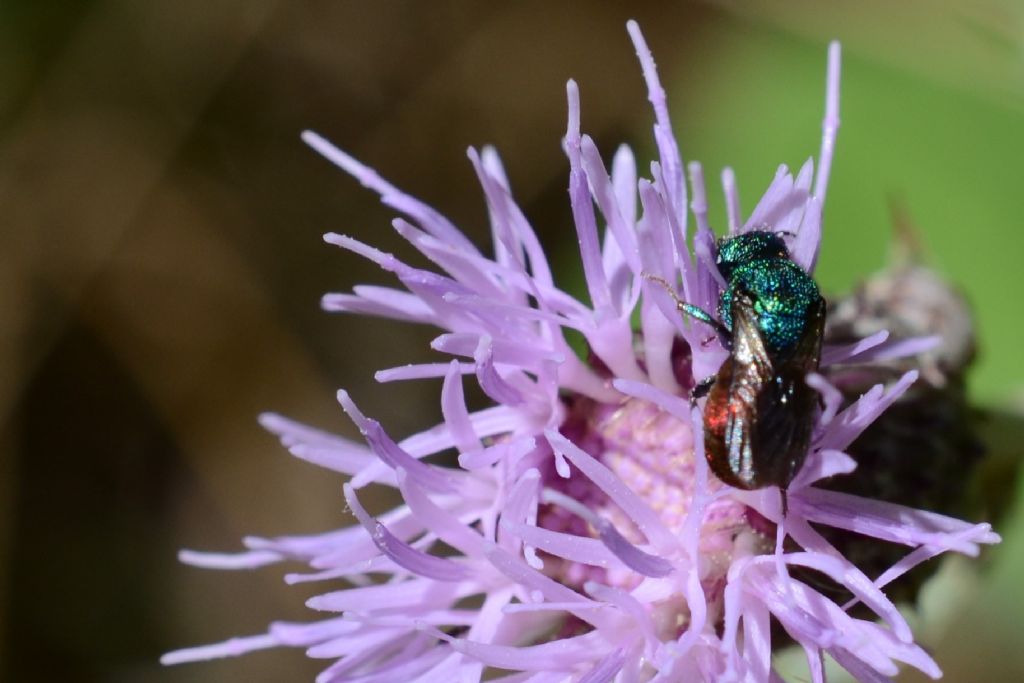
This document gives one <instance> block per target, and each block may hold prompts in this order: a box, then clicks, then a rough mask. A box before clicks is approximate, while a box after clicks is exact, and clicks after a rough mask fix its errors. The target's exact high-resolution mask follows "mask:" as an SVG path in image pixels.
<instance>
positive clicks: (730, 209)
mask: <svg viewBox="0 0 1024 683" xmlns="http://www.w3.org/2000/svg"><path fill="white" fill-rule="evenodd" d="M722 192H724V193H725V212H726V215H727V216H728V221H729V234H730V235H735V234H736V233H737V232H738V231H739V228H740V225H742V220H743V219H742V217H741V215H740V193H739V189H738V188H737V187H736V173H735V172H734V171H733V170H732V168H731V167H729V166H726V167H725V168H723V169H722Z"/></svg>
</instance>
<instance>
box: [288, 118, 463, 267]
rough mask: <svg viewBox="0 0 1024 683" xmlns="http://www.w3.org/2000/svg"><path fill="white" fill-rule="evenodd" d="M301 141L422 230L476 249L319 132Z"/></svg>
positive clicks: (306, 133)
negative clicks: (406, 216) (418, 225)
mask: <svg viewBox="0 0 1024 683" xmlns="http://www.w3.org/2000/svg"><path fill="white" fill-rule="evenodd" d="M302 140H303V142H305V143H306V144H307V145H309V146H310V147H312V148H313V149H314V150H316V151H317V152H318V153H319V154H320V155H321V156H322V157H324V158H325V159H327V160H328V161H330V162H331V163H332V164H334V165H335V166H337V167H338V168H340V169H341V170H343V171H345V172H346V173H348V174H349V175H351V176H352V177H353V178H355V179H356V180H358V181H359V183H360V184H361V185H363V187H367V188H369V189H371V190H373V191H374V192H376V193H377V194H379V195H380V196H381V200H382V201H383V202H384V203H385V204H387V205H388V206H391V207H392V208H394V209H396V210H398V211H401V212H402V213H405V214H407V215H409V216H411V217H412V218H415V219H416V220H418V221H419V222H420V224H421V225H422V226H423V227H424V229H426V230H427V231H428V232H430V233H431V234H433V235H435V236H436V237H437V238H438V239H442V240H445V241H446V242H450V243H452V244H455V245H458V247H459V248H460V249H464V250H466V251H469V252H475V251H476V247H474V246H473V243H472V242H470V241H469V240H468V239H466V236H465V235H463V234H462V232H461V231H460V230H459V229H458V228H456V227H455V226H454V225H452V223H451V222H450V221H449V220H448V219H447V218H445V217H444V216H442V215H441V214H439V213H438V212H437V211H435V210H434V209H432V208H431V207H429V206H427V205H426V204H424V203H423V202H421V201H419V200H418V199H415V198H413V197H410V196H409V195H407V194H405V193H404V192H401V191H400V190H398V189H397V188H396V187H394V186H393V185H391V184H390V183H388V182H387V181H386V180H384V179H383V178H381V177H380V176H379V175H377V173H376V172H375V171H373V170H372V169H369V168H367V167H366V166H364V165H362V164H361V163H359V162H358V161H356V160H355V159H353V158H352V157H350V156H349V155H348V154H345V153H344V152H342V151H341V150H340V149H338V148H337V147H335V146H334V145H332V144H331V143H330V142H328V141H327V140H325V139H324V138H322V137H321V136H320V135H318V134H316V133H314V132H313V131H311V130H307V131H303V133H302Z"/></svg>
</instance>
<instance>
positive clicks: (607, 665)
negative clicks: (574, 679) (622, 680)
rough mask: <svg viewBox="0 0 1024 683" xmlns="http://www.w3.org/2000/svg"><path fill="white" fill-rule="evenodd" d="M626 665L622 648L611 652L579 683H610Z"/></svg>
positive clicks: (580, 679)
mask: <svg viewBox="0 0 1024 683" xmlns="http://www.w3.org/2000/svg"><path fill="white" fill-rule="evenodd" d="M625 663H626V654H625V653H624V652H623V651H622V648H619V649H618V650H615V651H614V652H609V653H608V654H607V655H605V656H604V657H602V658H601V659H600V660H599V661H598V662H597V663H596V664H594V666H593V668H592V669H590V670H589V671H587V672H586V673H585V674H583V675H582V676H580V678H579V683H610V682H611V680H612V679H613V678H615V675H616V674H618V673H619V671H621V670H622V667H623V665H624V664H625Z"/></svg>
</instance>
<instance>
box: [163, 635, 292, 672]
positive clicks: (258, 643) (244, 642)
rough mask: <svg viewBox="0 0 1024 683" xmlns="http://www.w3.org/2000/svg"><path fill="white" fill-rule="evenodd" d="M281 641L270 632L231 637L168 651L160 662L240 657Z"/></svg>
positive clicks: (274, 645) (276, 644)
mask: <svg viewBox="0 0 1024 683" xmlns="http://www.w3.org/2000/svg"><path fill="white" fill-rule="evenodd" d="M280 644H281V643H279V642H278V641H277V638H275V637H273V636H272V635H270V634H261V635H258V636H247V637H245V638H230V639H229V640H225V641H223V642H220V643H213V644H211V645H200V646H199V647H188V648H183V649H181V650H175V651H174V652H168V653H167V654H165V655H163V656H161V657H160V663H161V664H163V665H164V666H168V665H171V664H183V663H185V662H200V661H206V660H210V659H221V658H223V657H238V656H240V655H244V654H247V653H249V652H255V651H256V650H266V649H267V648H271V647H278V646H279V645H280Z"/></svg>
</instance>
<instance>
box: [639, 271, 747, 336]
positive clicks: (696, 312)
mask: <svg viewBox="0 0 1024 683" xmlns="http://www.w3.org/2000/svg"><path fill="white" fill-rule="evenodd" d="M644 277H645V278H647V279H648V280H650V281H651V282H657V283H658V284H659V285H661V287H662V288H663V289H664V290H665V291H666V292H668V294H669V296H671V297H672V298H673V299H674V300H675V302H676V309H677V310H678V311H679V312H680V313H683V314H685V315H688V316H689V317H691V318H693V319H694V320H699V321H701V322H702V323H704V324H705V325H710V326H711V329H713V330H714V331H715V332H717V333H718V339H719V340H720V341H721V342H722V346H724V347H725V348H726V349H731V348H732V332H730V331H729V328H728V327H726V326H725V325H723V324H722V323H720V322H718V321H717V320H715V319H714V318H713V317H711V314H710V313H708V312H707V311H705V310H704V309H703V308H700V307H698V306H694V305H693V304H690V303H687V302H685V301H683V300H682V299H680V298H679V295H678V294H676V290H675V289H673V288H672V285H670V284H669V282H668V280H666V279H665V278H663V277H658V276H657V275H651V274H650V273H644Z"/></svg>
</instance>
